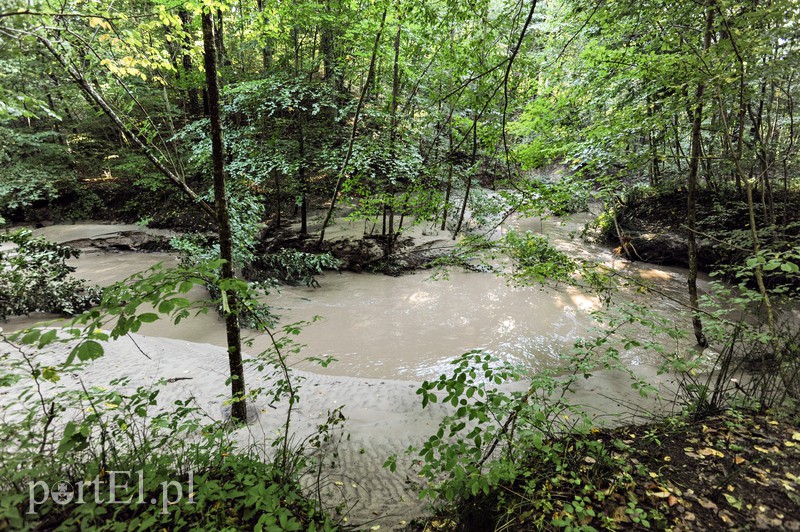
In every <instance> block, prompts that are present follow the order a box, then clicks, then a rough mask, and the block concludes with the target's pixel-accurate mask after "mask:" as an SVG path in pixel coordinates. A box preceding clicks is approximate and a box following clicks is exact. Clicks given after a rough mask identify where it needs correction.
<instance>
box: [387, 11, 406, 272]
mask: <svg viewBox="0 0 800 532" xmlns="http://www.w3.org/2000/svg"><path fill="white" fill-rule="evenodd" d="M402 30H403V22H402V15H401V16H400V20H399V21H398V23H397V32H396V33H395V36H394V67H393V69H392V103H391V107H390V109H389V154H390V157H391V158H392V159H395V158H396V157H397V98H398V96H399V93H400V35H401V33H402ZM393 168H397V166H396V165H394V166H393ZM396 182H397V176H396V175H394V176H389V234H388V239H387V241H386V258H387V259H388V258H389V256H390V255H391V254H392V247H393V245H394V195H395V192H396V191H395V186H394V184H395V183H396Z"/></svg>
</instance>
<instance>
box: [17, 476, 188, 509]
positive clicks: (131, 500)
mask: <svg viewBox="0 0 800 532" xmlns="http://www.w3.org/2000/svg"><path fill="white" fill-rule="evenodd" d="M131 482H136V484H132V483H131ZM160 486H161V492H160V493H158V494H157V495H155V496H153V495H151V496H150V497H149V498H145V494H144V472H143V471H142V470H139V471H133V472H131V471H108V480H102V481H101V480H100V477H99V476H97V477H94V479H93V480H87V481H84V480H81V481H80V482H76V483H75V484H74V485H73V484H70V483H69V482H66V481H59V482H56V483H55V484H53V485H52V486H48V485H47V483H46V482H43V481H41V480H38V481H31V482H28V494H29V499H28V513H29V514H35V513H36V508H37V507H38V506H40V505H42V504H44V503H45V502H47V500H48V499H52V500H53V502H55V503H56V504H60V505H62V506H66V505H67V504H85V503H86V502H87V501H92V500H93V501H94V503H95V504H160V505H161V513H162V514H166V513H169V507H170V506H173V505H176V504H178V503H180V502H183V503H184V504H194V473H193V471H191V470H190V471H189V474H188V477H187V480H186V488H187V489H186V490H185V493H186V499H185V500H184V485H183V484H181V483H180V482H178V481H177V480H165V481H164V482H161V483H160ZM134 488H135V489H134ZM126 497H127V498H126Z"/></svg>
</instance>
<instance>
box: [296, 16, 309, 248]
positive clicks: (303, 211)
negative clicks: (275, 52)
mask: <svg viewBox="0 0 800 532" xmlns="http://www.w3.org/2000/svg"><path fill="white" fill-rule="evenodd" d="M292 41H293V43H294V75H295V78H297V79H300V73H301V71H302V65H301V64H300V29H299V28H293V29H292ZM301 107H302V104H300V105H298V108H297V109H296V110H295V127H296V128H297V156H298V159H299V161H298V164H297V182H298V183H299V184H300V234H301V235H305V234H308V203H307V201H308V178H307V177H306V139H305V112H304V111H303V109H301Z"/></svg>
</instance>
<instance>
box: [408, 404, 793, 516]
mask: <svg viewBox="0 0 800 532" xmlns="http://www.w3.org/2000/svg"><path fill="white" fill-rule="evenodd" d="M794 421H795V422H790V421H787V420H781V419H776V418H772V417H769V416H763V415H749V414H741V413H726V414H720V415H717V416H713V417H709V418H706V419H703V420H702V421H698V422H691V423H690V422H684V421H680V420H679V421H675V420H672V421H671V422H663V423H660V424H653V425H630V426H624V427H619V428H615V429H606V430H600V431H593V432H592V433H590V434H588V435H586V436H585V438H586V440H585V441H592V440H593V441H596V442H600V443H602V444H603V446H604V447H605V448H606V449H608V450H611V452H612V454H613V455H615V457H616V458H619V459H621V462H620V463H625V464H631V465H632V466H633V467H632V468H631V475H630V476H629V477H626V478H627V479H628V480H627V486H623V488H622V489H620V486H619V483H618V482H617V481H614V480H613V479H615V478H616V479H619V478H621V477H622V475H620V473H621V472H620V471H613V470H612V471H604V472H603V473H602V475H601V476H602V477H603V479H605V481H606V482H607V484H608V485H607V486H606V485H605V484H601V483H600V482H598V481H597V480H595V484H594V485H595V486H596V488H597V490H598V491H595V492H587V491H586V486H588V485H590V483H588V482H587V483H585V484H584V483H581V484H569V483H561V484H558V485H557V487H556V486H555V482H554V486H552V487H550V488H549V490H548V492H546V493H545V494H544V495H543V497H546V498H547V499H548V500H550V501H551V503H552V505H553V516H554V517H557V516H563V515H564V510H563V508H564V502H566V501H572V500H574V499H575V498H576V497H580V496H587V497H591V498H592V499H593V501H597V500H601V501H602V502H600V503H595V507H594V511H595V512H596V513H597V515H596V517H595V518H593V519H591V520H586V522H583V523H582V524H586V525H591V526H595V527H598V525H599V524H600V522H601V521H603V520H606V521H605V522H606V526H609V523H613V524H614V526H613V527H614V528H619V529H625V530H628V529H645V528H650V529H657V530H724V529H730V530H800V428H798V424H797V422H796V420H794ZM570 448H572V447H570ZM579 458H580V460H578V461H577V462H576V464H573V467H575V468H578V469H580V470H584V469H591V467H593V466H587V463H592V464H593V463H594V462H593V461H590V460H589V458H587V457H584V456H582V455H581V456H580V457H579ZM531 473H532V474H533V475H536V474H537V473H540V472H539V471H537V469H536V467H535V466H534V467H533V468H532V471H531ZM606 488H607V489H606ZM601 489H602V490H603V491H605V492H606V493H607V494H609V496H608V497H607V498H603V497H597V495H598V492H599V491H600V490H601ZM537 494H539V492H537ZM587 500H588V499H587ZM631 501H636V503H635V506H636V507H637V508H639V509H641V510H643V511H645V512H647V518H646V519H647V523H644V522H642V521H636V520H635V519H632V515H631V512H630V511H628V510H629V508H630V502H631ZM509 507H510V505H509ZM498 510H499V509H498V508H495V507H493V506H486V507H484V508H481V509H480V511H481V512H482V514H483V515H492V514H495V515H497V514H496V512H497V511H498ZM474 512H475V509H473V514H474ZM517 512H518V513H522V510H517ZM548 517H549V516H548ZM500 519H503V521H504V522H506V523H507V522H508V521H507V520H508V516H507V515H498V521H499V520H500ZM528 521H529V519H528ZM549 522H550V521H549V519H546V520H545V521H544V523H545V527H546V528H547V529H554V528H555V527H553V526H552V525H549ZM499 524H500V523H499V522H494V523H492V524H491V525H490V526H491V527H492V528H493V527H495V526H497V525H499ZM485 525H486V523H485V522H484V523H482V524H481V525H480V526H479V527H478V528H483V527H485ZM645 525H647V526H645ZM415 527H416V528H415V530H478V528H476V527H475V526H474V524H473V523H472V522H469V521H467V522H460V523H459V522H458V520H457V519H453V518H448V517H447V516H444V515H439V516H437V517H435V518H432V519H430V520H428V521H426V522H424V523H420V522H418V523H415ZM601 528H605V527H601ZM514 529H516V530H534V529H539V527H538V526H537V527H534V526H529V525H528V523H527V522H526V519H525V518H524V516H517V520H516V522H515V526H514Z"/></svg>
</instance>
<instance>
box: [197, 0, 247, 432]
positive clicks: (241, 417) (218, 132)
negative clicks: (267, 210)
mask: <svg viewBox="0 0 800 532" xmlns="http://www.w3.org/2000/svg"><path fill="white" fill-rule="evenodd" d="M201 17H202V25H203V50H204V52H205V67H206V90H207V93H208V113H209V121H210V122H211V151H212V154H211V157H212V168H213V176H214V206H215V207H216V214H217V227H218V229H217V231H218V234H219V249H220V258H221V259H222V260H224V261H225V262H224V263H223V265H222V275H221V277H220V290H221V292H222V298H223V305H224V306H225V303H224V302H225V301H226V299H227V305H226V306H227V308H225V331H226V335H227V339H228V362H229V366H230V378H231V394H232V401H233V405H232V408H231V417H232V418H233V419H235V420H237V421H239V422H242V423H246V422H247V405H246V403H245V381H244V368H243V366H242V335H241V330H240V328H239V312H240V309H239V304H238V301H237V298H236V295H235V294H234V293H230V294H229V295H226V285H228V284H230V283H231V282H233V281H234V280H235V276H234V273H233V266H234V263H233V236H232V231H231V222H230V213H229V212H228V199H227V192H226V190H225V153H224V150H223V145H222V114H221V112H220V103H219V84H218V81H217V58H218V54H217V50H216V43H217V41H218V40H219V39H217V38H216V36H215V34H214V29H215V28H214V21H213V15H212V13H211V12H210V11H208V10H204V11H203V13H202V15H201Z"/></svg>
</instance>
